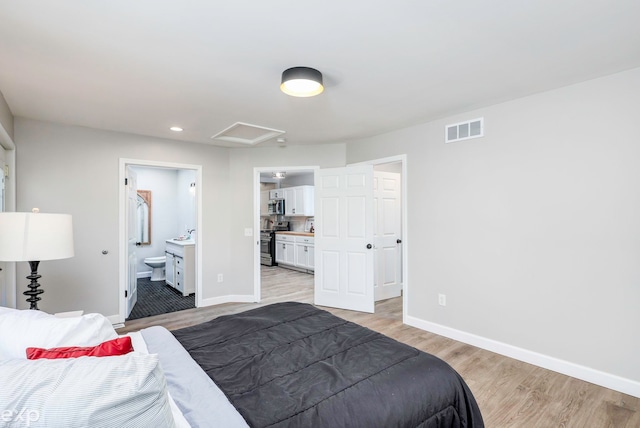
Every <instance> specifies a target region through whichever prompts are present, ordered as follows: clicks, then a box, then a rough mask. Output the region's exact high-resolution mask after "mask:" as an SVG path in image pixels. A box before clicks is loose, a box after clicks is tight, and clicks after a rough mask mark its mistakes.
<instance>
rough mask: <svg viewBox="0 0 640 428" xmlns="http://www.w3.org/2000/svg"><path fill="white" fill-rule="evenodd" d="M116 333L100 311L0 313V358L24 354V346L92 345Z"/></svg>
mask: <svg viewBox="0 0 640 428" xmlns="http://www.w3.org/2000/svg"><path fill="white" fill-rule="evenodd" d="M116 337H118V335H117V334H116V331H115V330H114V329H113V326H112V325H111V323H110V322H109V320H108V319H107V318H106V317H104V316H103V315H100V314H87V315H83V316H81V317H72V318H58V317H55V316H53V315H49V314H47V313H45V312H41V311H35V310H23V311H9V312H3V313H2V314H0V360H3V359H9V358H25V359H26V358H27V354H26V349H27V348H28V347H36V348H57V347H61V346H95V345H99V344H100V343H102V342H106V341H107V340H111V339H115V338H116Z"/></svg>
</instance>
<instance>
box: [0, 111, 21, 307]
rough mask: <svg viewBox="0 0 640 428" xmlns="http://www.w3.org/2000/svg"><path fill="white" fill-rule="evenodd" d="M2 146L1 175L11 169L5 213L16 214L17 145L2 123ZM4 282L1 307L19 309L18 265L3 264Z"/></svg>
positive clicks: (0, 301)
mask: <svg viewBox="0 0 640 428" xmlns="http://www.w3.org/2000/svg"><path fill="white" fill-rule="evenodd" d="M0 146H1V147H2V148H4V150H5V152H4V154H5V160H4V164H2V165H0V174H4V165H5V164H6V165H7V166H8V167H9V177H6V180H5V183H4V184H5V194H4V211H5V212H14V211H15V210H16V145H15V143H14V142H13V139H12V138H11V135H9V133H8V132H7V131H6V129H5V128H4V125H2V123H0ZM2 265H3V266H1V267H2V269H3V270H2V273H0V275H3V277H2V280H1V281H0V306H6V307H9V308H17V305H18V301H17V297H18V290H17V283H16V263H15V262H5V263H2Z"/></svg>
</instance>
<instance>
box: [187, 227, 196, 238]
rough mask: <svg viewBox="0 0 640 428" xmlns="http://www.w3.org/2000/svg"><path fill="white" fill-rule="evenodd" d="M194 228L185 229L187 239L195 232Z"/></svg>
mask: <svg viewBox="0 0 640 428" xmlns="http://www.w3.org/2000/svg"><path fill="white" fill-rule="evenodd" d="M195 231H196V230H195V229H187V233H188V234H189V239H191V234H192V233H193V232H195Z"/></svg>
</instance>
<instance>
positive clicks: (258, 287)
mask: <svg viewBox="0 0 640 428" xmlns="http://www.w3.org/2000/svg"><path fill="white" fill-rule="evenodd" d="M316 169H320V167H319V166H318V165H313V166H278V167H275V166H264V167H254V168H253V236H254V238H255V239H254V242H256V245H255V246H254V249H253V301H254V302H257V303H260V300H261V298H262V295H261V294H262V292H261V291H262V279H261V277H260V272H261V270H262V266H261V265H260V174H261V173H263V172H277V171H291V172H293V171H310V172H313V173H315V170H316Z"/></svg>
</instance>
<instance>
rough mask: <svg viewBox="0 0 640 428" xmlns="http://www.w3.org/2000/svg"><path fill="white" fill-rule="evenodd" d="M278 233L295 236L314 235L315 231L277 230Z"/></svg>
mask: <svg viewBox="0 0 640 428" xmlns="http://www.w3.org/2000/svg"><path fill="white" fill-rule="evenodd" d="M276 233H281V234H282V235H294V236H314V234H313V232H291V231H286V230H284V231H283V230H277V231H276Z"/></svg>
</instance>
